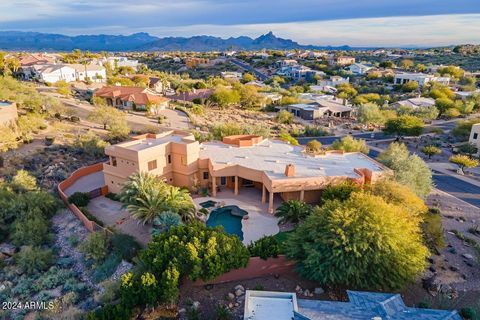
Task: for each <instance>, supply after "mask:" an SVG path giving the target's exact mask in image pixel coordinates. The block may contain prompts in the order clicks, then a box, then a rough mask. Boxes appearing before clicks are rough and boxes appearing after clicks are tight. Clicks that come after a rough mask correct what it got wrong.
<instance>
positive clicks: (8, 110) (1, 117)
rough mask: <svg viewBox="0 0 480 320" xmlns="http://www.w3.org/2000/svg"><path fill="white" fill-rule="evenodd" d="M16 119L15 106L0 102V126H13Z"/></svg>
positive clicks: (14, 104) (12, 103)
mask: <svg viewBox="0 0 480 320" xmlns="http://www.w3.org/2000/svg"><path fill="white" fill-rule="evenodd" d="M17 119H18V114H17V104H16V103H15V102H10V101H5V100H3V101H2V100H0V126H14V125H15V123H16V121H17ZM0 140H1V139H0Z"/></svg>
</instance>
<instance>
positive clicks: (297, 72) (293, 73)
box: [277, 60, 325, 81]
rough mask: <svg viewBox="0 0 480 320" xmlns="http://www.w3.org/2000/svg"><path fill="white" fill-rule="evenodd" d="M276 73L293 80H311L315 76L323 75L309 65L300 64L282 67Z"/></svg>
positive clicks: (323, 74)
mask: <svg viewBox="0 0 480 320" xmlns="http://www.w3.org/2000/svg"><path fill="white" fill-rule="evenodd" d="M283 61H284V60H283ZM277 74H278V75H281V76H284V77H288V78H292V79H293V80H294V81H299V80H306V81H311V80H313V79H315V76H318V77H323V76H325V73H324V72H323V71H317V70H312V69H311V68H309V67H306V66H301V65H294V66H286V67H282V68H280V69H279V70H278V71H277Z"/></svg>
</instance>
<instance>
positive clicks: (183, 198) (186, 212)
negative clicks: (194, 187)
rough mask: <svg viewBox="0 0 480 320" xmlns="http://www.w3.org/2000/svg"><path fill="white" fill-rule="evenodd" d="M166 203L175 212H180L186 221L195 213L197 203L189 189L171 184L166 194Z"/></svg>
mask: <svg viewBox="0 0 480 320" xmlns="http://www.w3.org/2000/svg"><path fill="white" fill-rule="evenodd" d="M164 200H165V204H166V206H167V207H168V208H170V209H171V210H172V211H173V212H176V213H178V214H179V215H180V216H181V217H182V220H183V221H185V222H188V221H191V220H192V219H193V217H194V213H195V205H194V204H193V200H192V197H190V193H189V191H188V190H187V189H180V188H177V187H173V186H171V187H170V188H168V190H167V193H166V195H165V199H164Z"/></svg>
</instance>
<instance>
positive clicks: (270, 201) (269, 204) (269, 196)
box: [268, 191, 273, 213]
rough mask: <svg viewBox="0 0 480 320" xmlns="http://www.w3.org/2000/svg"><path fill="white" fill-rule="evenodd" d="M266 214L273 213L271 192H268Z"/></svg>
mask: <svg viewBox="0 0 480 320" xmlns="http://www.w3.org/2000/svg"><path fill="white" fill-rule="evenodd" d="M268 213H273V192H272V191H269V192H268Z"/></svg>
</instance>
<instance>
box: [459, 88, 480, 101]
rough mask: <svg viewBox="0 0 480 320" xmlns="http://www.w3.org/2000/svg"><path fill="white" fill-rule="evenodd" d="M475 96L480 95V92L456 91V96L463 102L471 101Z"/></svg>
mask: <svg viewBox="0 0 480 320" xmlns="http://www.w3.org/2000/svg"><path fill="white" fill-rule="evenodd" d="M474 95H480V90H475V91H456V92H455V96H456V97H457V98H460V99H462V100H467V99H470V98H471V97H472V96H474Z"/></svg>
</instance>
